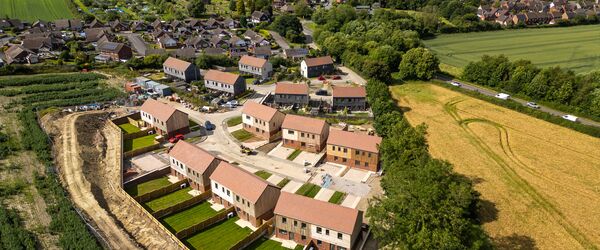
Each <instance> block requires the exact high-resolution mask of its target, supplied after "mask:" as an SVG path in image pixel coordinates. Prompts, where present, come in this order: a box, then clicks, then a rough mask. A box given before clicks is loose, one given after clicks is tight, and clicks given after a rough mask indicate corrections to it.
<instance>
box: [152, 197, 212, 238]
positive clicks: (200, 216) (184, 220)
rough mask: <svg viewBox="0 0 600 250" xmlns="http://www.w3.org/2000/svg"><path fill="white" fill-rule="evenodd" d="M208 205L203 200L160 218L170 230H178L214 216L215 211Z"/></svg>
mask: <svg viewBox="0 0 600 250" xmlns="http://www.w3.org/2000/svg"><path fill="white" fill-rule="evenodd" d="M210 205H211V204H210V203H208V202H206V201H204V202H202V203H200V204H198V205H195V206H193V207H190V208H188V209H186V210H183V211H181V212H179V213H176V214H172V215H169V216H167V217H165V218H163V219H161V220H162V222H163V224H165V226H166V227H167V228H169V229H170V230H171V231H173V232H179V231H181V230H183V229H186V228H188V227H191V226H193V225H196V224H198V223H200V222H202V221H205V220H207V219H209V218H212V217H213V216H215V215H216V214H217V211H215V210H214V209H212V208H210Z"/></svg>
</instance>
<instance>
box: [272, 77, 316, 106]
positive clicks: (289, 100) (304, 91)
mask: <svg viewBox="0 0 600 250" xmlns="http://www.w3.org/2000/svg"><path fill="white" fill-rule="evenodd" d="M308 102H309V97H308V85H306V84H304V83H301V84H295V83H281V82H278V83H277V84H276V85H275V104H277V105H279V106H292V105H296V106H301V107H302V106H307V105H308Z"/></svg>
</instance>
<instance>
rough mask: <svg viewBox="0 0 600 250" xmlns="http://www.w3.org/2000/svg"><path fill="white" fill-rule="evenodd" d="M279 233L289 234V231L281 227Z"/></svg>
mask: <svg viewBox="0 0 600 250" xmlns="http://www.w3.org/2000/svg"><path fill="white" fill-rule="evenodd" d="M279 233H280V234H284V235H285V234H287V231H285V230H283V229H279Z"/></svg>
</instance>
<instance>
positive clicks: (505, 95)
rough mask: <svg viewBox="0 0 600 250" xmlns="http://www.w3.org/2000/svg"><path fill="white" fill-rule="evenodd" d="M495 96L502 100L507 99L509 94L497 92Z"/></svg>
mask: <svg viewBox="0 0 600 250" xmlns="http://www.w3.org/2000/svg"><path fill="white" fill-rule="evenodd" d="M495 97H496V98H498V99H502V100H508V98H510V95H508V94H505V93H498V94H497V95H495Z"/></svg>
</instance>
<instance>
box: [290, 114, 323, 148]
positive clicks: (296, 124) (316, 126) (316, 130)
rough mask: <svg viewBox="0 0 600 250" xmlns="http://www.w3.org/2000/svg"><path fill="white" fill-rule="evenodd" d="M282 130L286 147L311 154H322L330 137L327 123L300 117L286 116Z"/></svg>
mask: <svg viewBox="0 0 600 250" xmlns="http://www.w3.org/2000/svg"><path fill="white" fill-rule="evenodd" d="M281 128H282V130H283V131H282V133H281V135H282V137H283V146H284V147H288V148H294V149H300V150H303V151H307V152H311V153H319V152H321V150H322V149H323V147H325V142H326V140H327V136H328V135H329V124H328V123H327V122H325V121H324V120H321V119H315V118H310V117H305V116H299V115H286V116H285V119H284V120H283V124H282V125H281Z"/></svg>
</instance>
